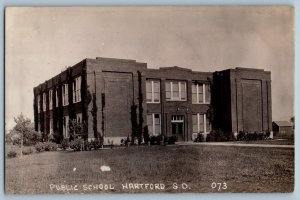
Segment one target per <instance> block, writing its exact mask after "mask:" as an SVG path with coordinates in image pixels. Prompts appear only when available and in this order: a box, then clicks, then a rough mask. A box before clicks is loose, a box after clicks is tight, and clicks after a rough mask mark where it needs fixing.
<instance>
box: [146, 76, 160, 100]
mask: <svg viewBox="0 0 300 200" xmlns="http://www.w3.org/2000/svg"><path fill="white" fill-rule="evenodd" d="M146 98H147V103H159V102H160V82H159V81H155V80H147V81H146Z"/></svg>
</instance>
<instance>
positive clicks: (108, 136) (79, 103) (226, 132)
mask: <svg viewBox="0 0 300 200" xmlns="http://www.w3.org/2000/svg"><path fill="white" fill-rule="evenodd" d="M294 56H295V55H294V8H293V7H291V6H211V7H210V6H189V7H188V6H161V7H7V8H6V10H5V192H6V193H7V194H82V193H83V194H89V193H232V192H234V193H239V192H249V193H270V192H283V193H289V192H293V191H294V172H295V167H294V127H295V125H294V121H295V117H294Z"/></svg>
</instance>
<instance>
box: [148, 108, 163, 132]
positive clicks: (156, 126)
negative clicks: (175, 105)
mask: <svg viewBox="0 0 300 200" xmlns="http://www.w3.org/2000/svg"><path fill="white" fill-rule="evenodd" d="M147 125H148V130H149V135H150V136H153V135H159V134H161V128H160V114H155V113H153V114H147Z"/></svg>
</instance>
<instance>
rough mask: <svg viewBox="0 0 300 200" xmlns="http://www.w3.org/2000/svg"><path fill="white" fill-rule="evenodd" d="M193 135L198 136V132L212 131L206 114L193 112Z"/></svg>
mask: <svg viewBox="0 0 300 200" xmlns="http://www.w3.org/2000/svg"><path fill="white" fill-rule="evenodd" d="M192 120H193V137H197V134H198V133H209V132H210V131H211V125H210V122H209V119H208V118H207V117H206V114H199V113H197V114H193V116H192Z"/></svg>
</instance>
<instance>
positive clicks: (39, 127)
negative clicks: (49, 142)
mask: <svg viewBox="0 0 300 200" xmlns="http://www.w3.org/2000/svg"><path fill="white" fill-rule="evenodd" d="M37 125H38V129H37V131H38V132H39V133H40V132H41V125H40V121H38V124H37Z"/></svg>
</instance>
